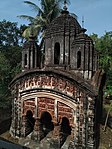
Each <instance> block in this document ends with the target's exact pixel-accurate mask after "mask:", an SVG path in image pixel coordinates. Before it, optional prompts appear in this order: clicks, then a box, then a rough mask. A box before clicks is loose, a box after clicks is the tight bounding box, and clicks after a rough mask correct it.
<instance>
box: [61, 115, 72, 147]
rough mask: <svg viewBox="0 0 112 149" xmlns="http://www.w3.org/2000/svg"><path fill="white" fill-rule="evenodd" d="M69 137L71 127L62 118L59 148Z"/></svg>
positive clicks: (65, 119) (66, 119)
mask: <svg viewBox="0 0 112 149" xmlns="http://www.w3.org/2000/svg"><path fill="white" fill-rule="evenodd" d="M69 135H71V126H70V124H69V120H68V118H67V117H63V118H62V122H61V127H60V136H59V137H60V147H61V146H62V145H63V143H64V142H65V141H66V139H67V137H68V136H69Z"/></svg>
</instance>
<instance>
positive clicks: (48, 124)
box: [40, 111, 54, 136]
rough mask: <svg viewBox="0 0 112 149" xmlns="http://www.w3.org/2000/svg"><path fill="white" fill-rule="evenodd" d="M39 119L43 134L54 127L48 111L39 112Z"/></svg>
mask: <svg viewBox="0 0 112 149" xmlns="http://www.w3.org/2000/svg"><path fill="white" fill-rule="evenodd" d="M40 121H41V123H42V127H43V132H44V136H46V135H47V134H48V133H49V132H50V131H52V130H53V129H54V125H53V122H52V117H51V115H50V113H49V112H47V111H45V112H43V113H42V114H41V117H40Z"/></svg>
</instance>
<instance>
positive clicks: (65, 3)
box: [63, 0, 67, 11]
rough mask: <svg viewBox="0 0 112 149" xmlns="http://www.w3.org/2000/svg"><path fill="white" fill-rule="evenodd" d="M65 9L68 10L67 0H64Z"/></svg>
mask: <svg viewBox="0 0 112 149" xmlns="http://www.w3.org/2000/svg"><path fill="white" fill-rule="evenodd" d="M63 9H64V10H65V11H67V2H66V0H64V7H63Z"/></svg>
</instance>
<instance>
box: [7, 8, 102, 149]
mask: <svg viewBox="0 0 112 149" xmlns="http://www.w3.org/2000/svg"><path fill="white" fill-rule="evenodd" d="M85 32H86V29H84V28H82V27H81V26H80V24H79V23H78V21H77V19H76V18H75V17H74V16H72V15H71V14H70V13H69V12H68V11H67V8H66V7H64V9H63V11H62V13H61V14H60V16H58V17H57V18H55V19H54V20H53V21H52V22H51V23H50V24H49V25H48V27H47V29H46V31H45V42H44V50H43V51H44V57H45V58H44V60H43V59H42V56H41V53H40V51H39V46H38V44H37V42H36V40H35V37H34V36H33V35H31V36H30V37H29V40H28V41H27V42H25V43H24V45H23V51H22V72H21V73H20V74H18V75H17V76H16V77H15V78H14V79H13V80H12V82H11V84H10V89H11V92H12V97H13V101H12V123H11V127H10V133H11V135H12V136H13V137H19V138H21V137H23V138H24V137H27V135H29V134H31V135H32V139H34V140H35V141H41V140H42V139H43V138H44V137H45V136H46V135H48V134H49V133H50V132H52V134H53V135H54V138H55V137H58V139H60V148H61V146H62V145H63V143H64V142H65V141H66V139H67V137H68V136H69V137H70V142H69V143H70V144H72V148H77V149H96V148H97V145H98V136H99V135H98V130H99V121H100V117H101V110H102V95H103V92H102V89H103V86H104V83H103V79H104V74H103V72H102V71H101V70H99V68H98V53H97V51H96V50H95V48H94V44H93V41H92V39H91V38H90V37H89V36H88V35H87V34H86V33H85Z"/></svg>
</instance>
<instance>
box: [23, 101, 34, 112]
mask: <svg viewBox="0 0 112 149" xmlns="http://www.w3.org/2000/svg"><path fill="white" fill-rule="evenodd" d="M28 110H31V111H32V113H33V114H34V111H35V99H31V100H25V101H24V103H23V114H26V112H27V111H28Z"/></svg>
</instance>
